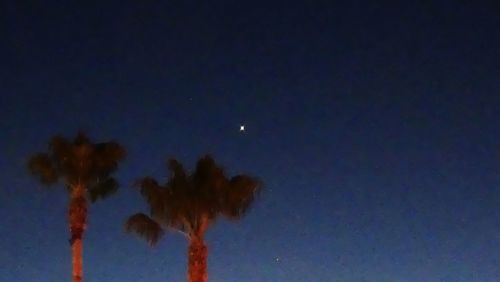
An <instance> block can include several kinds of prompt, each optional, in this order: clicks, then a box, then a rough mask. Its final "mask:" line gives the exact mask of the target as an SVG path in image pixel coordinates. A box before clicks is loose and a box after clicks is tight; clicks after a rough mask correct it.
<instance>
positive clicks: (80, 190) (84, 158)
mask: <svg viewBox="0 0 500 282" xmlns="http://www.w3.org/2000/svg"><path fill="white" fill-rule="evenodd" d="M124 157H125V149H124V148H123V147H122V146H121V145H119V144H118V143H115V142H107V143H91V141H90V140H89V139H88V138H87V137H86V136H85V134H83V133H79V134H78V135H77V136H76V138H75V139H74V140H73V141H70V140H68V139H66V138H64V137H60V136H56V137H53V138H52V140H51V141H50V142H49V148H48V152H46V153H38V154H36V155H34V156H32V157H31V158H30V160H29V162H28V168H29V170H30V172H31V173H32V174H33V175H35V176H37V177H38V178H39V180H40V181H41V182H42V183H43V184H55V183H58V182H60V183H62V184H64V186H66V187H67V189H68V192H69V194H70V202H69V210H68V216H69V229H70V232H71V239H70V244H71V250H72V265H73V281H75V282H81V281H82V279H83V277H82V272H83V270H82V236H83V233H84V231H85V228H86V224H87V200H88V199H89V200H90V201H91V202H94V201H96V200H98V199H102V198H105V197H107V196H109V195H111V194H113V193H114V192H115V191H116V190H117V188H118V183H117V181H116V180H115V179H114V178H113V177H112V176H111V175H112V173H113V172H114V171H115V170H116V169H117V167H118V163H119V162H120V161H121V160H123V159H124Z"/></svg>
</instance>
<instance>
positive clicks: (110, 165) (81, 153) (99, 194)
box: [28, 132, 126, 202]
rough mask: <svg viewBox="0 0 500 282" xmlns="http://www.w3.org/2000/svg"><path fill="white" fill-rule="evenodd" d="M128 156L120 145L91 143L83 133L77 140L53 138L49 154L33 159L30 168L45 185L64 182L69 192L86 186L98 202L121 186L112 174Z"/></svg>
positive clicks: (92, 199) (35, 156) (93, 198)
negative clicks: (77, 187)
mask: <svg viewBox="0 0 500 282" xmlns="http://www.w3.org/2000/svg"><path fill="white" fill-rule="evenodd" d="M125 154H126V153H125V149H124V148H123V147H122V146H121V145H119V144H118V143H116V142H106V143H91V141H90V140H89V139H88V138H87V136H85V134H84V133H82V132H80V133H79V134H78V135H77V136H76V138H75V139H74V140H73V141H70V140H68V139H66V138H64V137H61V136H56V137H53V138H52V139H51V141H50V142H49V150H48V152H47V153H38V154H36V155H34V156H33V157H31V158H30V160H29V162H28V168H29V170H30V172H31V173H32V174H33V175H35V176H37V177H38V178H39V180H40V181H41V182H42V183H43V184H47V185H50V184H55V183H57V182H58V181H63V183H64V184H65V185H66V186H67V187H68V189H72V187H76V186H80V185H83V186H85V187H86V190H87V194H88V197H89V198H90V200H91V201H92V202H94V201H96V200H98V199H102V198H105V197H107V196H109V195H111V194H113V193H114V192H116V190H117V188H118V183H117V181H116V180H115V179H114V178H113V177H112V176H111V174H112V173H113V172H114V171H115V170H116V169H117V167H118V163H119V162H120V161H121V160H123V159H124V158H125Z"/></svg>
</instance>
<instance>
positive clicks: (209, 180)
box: [125, 156, 261, 282]
mask: <svg viewBox="0 0 500 282" xmlns="http://www.w3.org/2000/svg"><path fill="white" fill-rule="evenodd" d="M169 170H170V178H169V180H168V181H167V182H166V183H165V184H164V185H160V184H158V182H157V181H156V180H154V179H153V178H150V177H146V178H143V179H141V180H139V181H138V187H140V191H141V194H142V196H143V197H144V198H145V200H146V201H147V203H148V205H149V208H150V210H149V215H146V214H143V213H137V214H135V215H132V216H131V217H130V218H129V219H128V220H127V222H126V224H125V228H126V231H127V232H135V233H137V234H138V235H140V236H141V237H143V238H144V239H145V240H147V241H148V242H149V244H151V245H154V244H156V243H157V242H158V240H159V239H160V238H161V236H162V235H163V234H164V231H166V230H169V229H172V230H176V231H178V232H180V233H182V234H184V235H185V236H186V238H187V239H188V240H189V250H188V263H189V264H188V281H189V282H205V281H207V247H206V245H205V241H204V234H205V231H206V230H207V228H208V227H209V226H210V225H211V224H212V223H213V222H214V221H215V219H216V218H217V217H218V216H219V215H223V216H226V217H227V218H229V219H234V220H236V219H240V218H241V217H242V216H243V215H244V214H245V212H246V211H247V210H248V208H249V207H250V204H251V203H252V202H253V200H254V198H255V196H256V194H257V192H258V191H259V190H260V189H261V185H260V182H259V181H257V180H256V179H255V178H253V177H250V176H247V175H237V176H234V177H232V178H227V177H226V175H225V174H224V172H223V170H222V168H221V167H219V166H218V165H217V164H216V163H215V161H214V160H213V159H212V158H211V157H210V156H205V157H203V158H201V159H200V160H199V161H198V163H197V165H196V169H195V171H194V172H193V173H191V174H188V173H187V172H186V171H185V170H184V168H183V167H182V165H181V164H180V163H179V162H178V161H176V160H170V161H169Z"/></svg>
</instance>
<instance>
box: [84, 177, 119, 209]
mask: <svg viewBox="0 0 500 282" xmlns="http://www.w3.org/2000/svg"><path fill="white" fill-rule="evenodd" d="M118 186H119V185H118V182H117V181H116V179H114V178H112V177H109V178H107V179H104V180H102V181H98V182H97V183H96V184H95V185H94V186H92V187H90V188H89V190H88V193H89V197H90V201H91V202H93V203H94V202H96V201H97V200H99V199H105V198H107V197H108V196H110V195H112V194H114V193H116V191H117V190H118Z"/></svg>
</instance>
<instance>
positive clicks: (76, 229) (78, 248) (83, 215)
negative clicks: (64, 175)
mask: <svg viewBox="0 0 500 282" xmlns="http://www.w3.org/2000/svg"><path fill="white" fill-rule="evenodd" d="M86 221H87V200H86V198H85V187H83V186H80V185H78V186H74V187H72V188H71V200H70V204H69V227H70V232H71V239H70V240H69V242H70V244H71V255H72V262H73V282H82V281H83V256H82V252H83V246H82V237H83V232H84V231H85V227H86Z"/></svg>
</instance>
